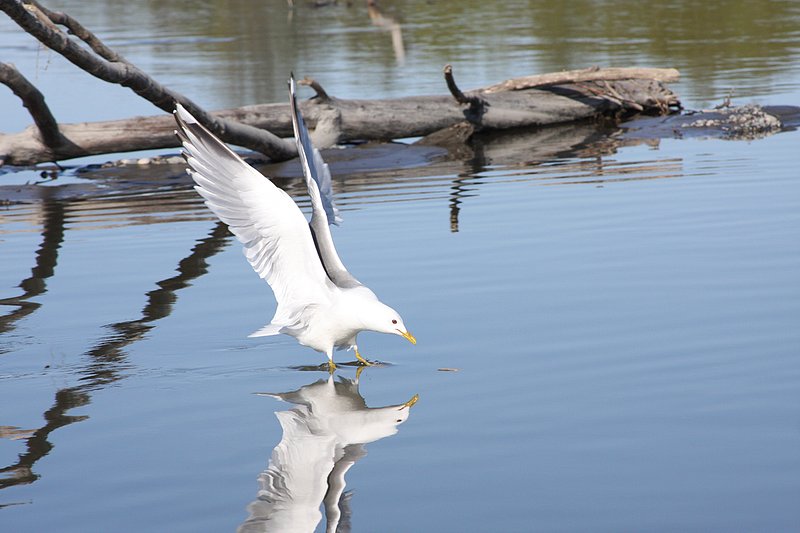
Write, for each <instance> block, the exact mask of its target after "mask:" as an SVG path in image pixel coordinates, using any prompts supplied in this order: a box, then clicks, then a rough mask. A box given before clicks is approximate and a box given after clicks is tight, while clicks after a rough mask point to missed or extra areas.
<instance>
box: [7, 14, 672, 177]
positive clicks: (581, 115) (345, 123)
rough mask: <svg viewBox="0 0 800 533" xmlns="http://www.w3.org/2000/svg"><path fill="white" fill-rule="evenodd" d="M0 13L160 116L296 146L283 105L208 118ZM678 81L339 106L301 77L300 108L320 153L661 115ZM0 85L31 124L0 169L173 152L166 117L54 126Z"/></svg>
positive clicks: (80, 42)
mask: <svg viewBox="0 0 800 533" xmlns="http://www.w3.org/2000/svg"><path fill="white" fill-rule="evenodd" d="M0 10H2V11H4V12H5V13H6V14H7V15H9V17H11V18H12V20H14V21H15V22H16V23H17V24H18V25H19V26H20V27H21V28H22V29H24V30H25V31H27V32H28V33H30V34H31V35H33V36H34V37H36V38H37V39H39V40H40V41H41V42H42V43H43V44H45V45H46V46H48V47H50V48H52V49H53V50H55V51H57V52H59V53H60V54H62V55H63V56H64V57H65V58H67V59H68V60H69V61H71V62H73V63H74V64H76V65H77V66H79V67H80V68H82V69H83V70H85V71H87V72H88V73H90V74H92V75H94V76H96V77H98V78H101V79H103V80H106V81H108V82H110V83H117V84H120V85H123V86H126V87H129V88H131V90H133V91H134V92H136V93H137V94H139V95H140V96H142V97H143V98H146V99H147V100H148V101H150V102H152V103H153V104H154V105H156V106H157V107H158V108H160V109H162V110H164V111H166V112H171V111H172V109H173V108H174V105H175V102H180V103H182V104H183V105H184V106H186V107H187V108H188V109H189V110H190V112H191V113H192V114H194V115H195V116H196V117H197V118H198V120H200V121H201V122H202V123H204V124H205V125H206V126H207V127H209V129H211V130H212V131H214V132H215V133H216V134H217V135H219V136H220V137H221V138H222V139H223V140H225V141H226V142H228V143H231V144H235V145H238V146H242V147H245V148H249V149H252V150H255V151H258V152H261V153H262V154H264V155H266V156H267V157H268V158H270V159H272V160H275V161H280V160H286V159H290V158H292V157H294V156H295V155H296V151H295V147H294V143H293V142H290V140H289V139H287V137H290V136H291V135H292V130H291V121H290V115H289V107H288V105H286V104H262V105H253V106H246V107H241V108H237V109H230V110H224V111H216V112H211V113H209V112H206V111H205V110H203V109H202V108H201V107H200V106H198V105H197V104H195V103H194V102H192V101H191V100H190V99H189V98H187V97H185V96H184V95H182V94H179V93H177V92H175V91H172V90H170V89H168V88H166V87H164V86H163V85H161V84H160V83H158V82H157V81H156V80H153V79H152V78H151V77H150V76H148V75H147V74H146V73H144V72H143V71H141V70H140V69H138V68H137V67H136V66H135V65H132V64H131V63H130V62H129V61H127V60H126V59H125V58H124V57H122V56H121V55H120V54H118V53H116V52H114V51H113V50H111V49H110V48H108V47H107V46H106V45H104V44H103V43H102V41H100V39H98V38H97V37H96V36H95V35H94V34H92V33H91V32H90V31H88V30H87V29H86V28H84V27H83V26H82V25H81V24H80V23H79V22H78V21H76V20H75V19H73V18H72V17H70V16H69V15H66V14H64V13H58V12H53V11H50V10H48V9H47V8H45V7H43V6H42V5H40V4H39V3H38V2H36V1H35V0H0ZM61 27H64V28H66V29H67V31H68V32H69V33H70V34H72V35H74V36H75V37H77V39H73V38H70V37H69V36H68V35H67V33H65V32H64V31H63V30H62V29H61ZM677 79H678V72H677V71H676V70H674V69H648V68H628V69H621V68H613V69H600V68H590V69H583V70H577V71H568V72H558V73H551V74H545V75H539V76H528V77H525V78H517V79H511V80H507V81H505V82H503V83H500V84H497V85H493V86H491V87H486V88H484V89H477V90H473V91H467V92H466V93H464V92H462V91H461V90H460V89H459V88H458V86H457V85H456V83H455V80H454V78H453V72H452V69H451V68H450V67H449V66H446V67H445V69H444V81H445V85H446V87H447V88H448V90H449V93H450V94H443V95H440V96H411V97H406V98H399V99H386V100H344V99H339V98H335V97H332V96H330V95H329V94H327V93H326V92H325V91H324V89H322V87H321V86H320V85H319V84H318V83H316V82H314V81H313V80H304V81H305V83H306V84H307V85H309V86H311V87H312V88H313V89H314V90H315V92H316V96H315V97H313V98H311V99H310V100H308V101H305V102H303V103H302V104H301V107H302V111H303V113H304V115H305V116H306V118H307V122H308V123H309V126H310V127H311V128H313V133H312V135H313V137H314V141H315V143H316V144H317V145H318V146H319V147H321V148H324V147H329V146H332V145H335V144H339V143H346V142H352V141H362V140H367V141H370V140H371V141H383V140H391V139H397V138H404V137H419V136H426V135H430V134H432V133H434V132H439V131H441V130H446V129H447V128H451V127H453V126H457V125H459V124H462V125H463V124H467V125H468V126H469V128H470V129H472V130H475V131H477V130H502V129H509V128H516V127H526V126H543V125H551V124H563V123H569V122H575V121H580V120H587V119H596V118H600V117H612V118H620V117H624V116H626V115H631V114H636V113H648V114H665V113H668V112H670V111H672V110H675V109H677V108H679V107H680V102H679V101H678V99H677V96H676V95H675V94H674V93H672V92H671V91H670V90H669V89H668V88H667V87H666V86H665V85H664V83H665V82H670V81H675V80H677ZM0 82H2V83H5V84H6V85H8V86H9V87H11V89H12V90H13V91H14V93H15V94H17V95H18V96H19V97H20V98H21V99H22V101H23V105H25V106H26V107H27V108H28V110H29V111H30V112H31V115H32V117H33V120H34V125H32V126H30V127H28V128H27V129H25V130H24V131H22V132H19V133H10V134H8V133H0V165H3V164H10V165H32V164H37V163H41V162H48V161H60V160H64V159H70V158H74V157H81V156H87V155H96V154H104V153H115V152H128V151H138V150H149V149H161V148H173V147H177V146H178V143H177V139H176V137H175V136H174V134H173V130H174V122H173V119H172V117H171V116H169V115H160V116H152V117H134V118H130V119H125V120H116V121H107V122H94V123H80V124H58V123H57V122H56V120H55V118H54V117H53V116H52V114H51V113H50V111H49V109H48V108H47V105H46V104H45V100H44V97H43V96H42V95H41V94H40V93H39V91H38V90H36V88H35V87H34V86H33V85H32V84H31V83H30V82H28V81H27V80H26V79H25V77H24V76H23V75H22V74H21V73H20V72H18V71H17V70H16V68H14V67H13V65H10V64H2V63H0ZM301 83H302V82H301Z"/></svg>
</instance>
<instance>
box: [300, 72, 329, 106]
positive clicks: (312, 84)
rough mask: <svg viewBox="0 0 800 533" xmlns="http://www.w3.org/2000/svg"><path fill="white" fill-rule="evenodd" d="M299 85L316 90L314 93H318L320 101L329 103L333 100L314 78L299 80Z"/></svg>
mask: <svg viewBox="0 0 800 533" xmlns="http://www.w3.org/2000/svg"><path fill="white" fill-rule="evenodd" d="M297 83H298V84H299V85H306V86H308V87H311V88H312V89H314V92H315V93H317V97H318V98H319V99H320V100H324V101H328V100H330V99H331V97H330V96H328V93H326V92H325V89H323V88H322V85H320V84H319V82H318V81H317V80H315V79H313V78H309V77H305V78H303V79H302V80H299V81H298V82H297Z"/></svg>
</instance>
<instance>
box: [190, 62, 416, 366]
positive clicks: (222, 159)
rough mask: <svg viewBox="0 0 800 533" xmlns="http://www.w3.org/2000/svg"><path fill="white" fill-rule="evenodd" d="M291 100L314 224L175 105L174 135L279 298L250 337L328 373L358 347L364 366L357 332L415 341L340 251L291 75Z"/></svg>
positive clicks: (324, 168) (322, 172)
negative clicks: (298, 350)
mask: <svg viewBox="0 0 800 533" xmlns="http://www.w3.org/2000/svg"><path fill="white" fill-rule="evenodd" d="M289 103H290V106H291V111H292V113H291V114H292V125H293V127H294V136H295V142H296V143H297V152H298V154H299V156H300V163H301V166H302V167H303V174H304V175H305V180H306V186H307V187H308V195H309V196H310V197H311V206H312V215H311V221H310V222H308V221H307V220H306V217H305V215H303V213H302V211H300V208H298V207H297V204H295V202H294V200H292V198H291V197H290V196H289V195H288V194H286V192H284V191H283V190H281V189H279V188H278V187H276V186H275V185H274V184H273V183H272V182H271V181H270V180H269V179H267V178H266V177H265V176H263V175H262V174H261V173H259V172H258V171H257V170H255V169H254V168H253V167H251V166H250V165H248V164H247V163H246V162H245V161H244V160H242V158H241V157H239V156H238V155H236V153H234V152H233V151H232V150H231V149H230V148H228V147H227V146H226V145H225V144H224V143H223V142H222V141H220V140H219V139H218V138H217V137H215V136H214V135H213V134H212V133H211V132H210V131H208V130H207V129H206V128H205V127H204V126H203V125H202V124H200V123H199V122H198V121H197V120H196V119H195V118H194V117H193V116H192V115H191V114H189V112H188V111H187V110H186V109H185V108H184V107H183V106H182V105H180V104H176V106H175V113H174V114H175V119H176V121H177V123H178V130H177V131H176V132H175V133H176V135H177V136H178V137H179V139H180V140H181V142H182V144H183V156H184V158H185V159H186V162H187V163H188V165H189V168H187V169H186V170H187V172H188V174H189V175H190V176H191V177H192V179H193V180H194V182H195V184H196V185H195V187H194V188H195V190H196V191H197V192H198V193H200V195H201V196H202V197H203V198H204V199H205V205H206V206H208V208H209V209H211V211H212V212H213V213H214V214H215V215H217V217H219V219H220V220H221V221H222V222H224V223H225V224H227V225H228V227H229V228H230V230H231V232H232V233H233V234H234V235H236V238H237V239H238V240H239V242H241V243H242V244H243V245H244V254H245V256H246V257H247V260H248V261H249V262H250V265H251V266H252V267H253V270H255V271H256V273H257V274H258V275H259V276H260V277H261V278H262V279H264V280H266V282H267V283H268V284H269V286H270V287H271V288H272V291H273V293H274V294H275V300H276V301H277V303H278V306H277V309H276V310H275V315H274V316H273V317H272V321H271V322H270V323H269V324H267V325H266V326H264V327H262V328H261V329H259V330H258V331H256V332H254V333H252V334H251V335H250V337H264V336H269V335H277V334H280V333H283V334H286V335H290V336H292V337H294V338H295V339H297V342H299V343H300V344H302V345H303V346H308V347H309V348H313V349H314V350H317V351H319V352H322V353H324V354H325V355H327V356H328V368H329V370H330V372H333V371H334V370H335V369H336V365H335V364H334V362H333V352H334V350H337V349H348V350H349V349H353V350H354V351H355V355H356V359H358V361H359V363H360V364H362V365H368V364H370V363H369V361H367V359H365V358H364V357H362V356H361V354H360V353H359V351H358V345H357V343H356V337H357V336H358V334H359V333H360V332H362V331H376V332H378V333H390V334H394V335H399V336H401V337H404V338H405V339H407V340H408V341H410V342H411V343H412V344H416V343H417V340H416V339H415V338H414V336H413V335H412V334H411V333H409V331H408V329H406V326H405V324H404V323H403V319H402V318H401V317H400V314H399V313H398V312H397V311H395V310H394V309H392V308H391V307H389V306H388V305H386V304H384V303H383V302H381V301H380V300H379V299H378V297H377V296H376V295H375V293H374V292H372V291H371V290H370V289H369V288H367V287H366V286H364V285H363V284H362V283H361V282H359V281H358V280H357V279H356V278H355V277H354V276H353V275H352V274H350V272H348V270H347V269H346V268H345V266H344V264H343V263H342V260H341V259H340V258H339V255H338V254H337V253H336V247H335V246H334V244H333V237H332V236H331V232H330V227H329V224H338V222H339V220H340V218H339V216H338V210H337V209H336V207H335V206H334V204H333V195H332V189H331V174H330V170H329V169H328V165H327V164H325V162H324V161H323V160H322V156H321V155H320V153H319V150H317V149H316V148H314V145H313V144H312V143H311V138H310V136H309V133H308V129H307V128H306V125H305V122H304V121H303V117H302V115H301V114H300V109H299V106H298V105H297V98H296V96H295V82H294V77H292V78H290V79H289Z"/></svg>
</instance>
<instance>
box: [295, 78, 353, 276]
mask: <svg viewBox="0 0 800 533" xmlns="http://www.w3.org/2000/svg"><path fill="white" fill-rule="evenodd" d="M289 93H290V99H289V101H290V103H291V108H292V126H293V128H294V137H295V141H296V142H297V152H298V155H299V156H300V164H301V166H302V167H303V174H304V175H305V178H306V187H307V188H308V195H309V197H310V198H311V209H312V215H311V230H312V232H313V233H314V239H315V244H316V246H317V252H318V253H319V257H320V260H321V261H322V265H323V266H324V267H325V272H327V274H328V277H329V278H330V279H331V281H333V283H335V284H336V285H337V286H338V287H341V288H345V287H358V286H361V283H360V282H359V281H358V280H357V279H356V278H355V277H354V276H353V275H352V274H350V272H348V271H347V268H345V266H344V264H343V263H342V260H341V259H340V258H339V254H338V253H337V252H336V247H335V246H334V244H333V237H332V236H331V230H330V227H329V224H338V223H339V222H340V221H341V218H339V211H338V210H337V209H336V206H334V204H333V190H332V188H331V173H330V169H329V168H328V165H327V164H325V161H323V159H322V155H320V153H319V150H317V149H316V148H314V145H313V144H312V142H311V137H310V136H309V134H308V128H306V124H305V121H304V120H303V116H302V114H301V113H300V108H299V106H298V105H297V97H296V96H295V83H294V77H292V78H290V79H289Z"/></svg>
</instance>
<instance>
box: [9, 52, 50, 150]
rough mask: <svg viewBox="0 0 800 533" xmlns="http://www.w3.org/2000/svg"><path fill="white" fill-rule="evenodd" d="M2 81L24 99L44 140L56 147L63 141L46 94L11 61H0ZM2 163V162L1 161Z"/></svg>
mask: <svg viewBox="0 0 800 533" xmlns="http://www.w3.org/2000/svg"><path fill="white" fill-rule="evenodd" d="M0 83H3V84H4V85H6V86H8V87H9V88H10V89H11V90H12V91H13V92H14V94H15V95H17V96H18V97H19V99H20V100H22V105H23V106H25V107H26V108H27V109H28V112H29V113H30V114H31V117H32V118H33V122H34V123H35V124H36V127H37V128H38V129H39V134H40V135H41V139H42V142H43V143H44V144H45V145H46V146H48V147H50V148H54V147H56V146H58V145H59V144H61V143H62V142H63V139H62V137H61V132H59V130H58V122H56V119H55V117H54V116H53V113H52V112H51V111H50V108H49V107H47V103H45V101H44V96H43V95H42V93H41V92H39V89H37V88H36V87H35V86H34V85H33V84H32V83H31V82H30V81H28V79H27V78H26V77H25V76H23V75H22V74H20V72H19V71H18V70H17V68H16V67H15V66H14V65H12V64H11V63H0ZM0 164H2V163H1V162H0Z"/></svg>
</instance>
